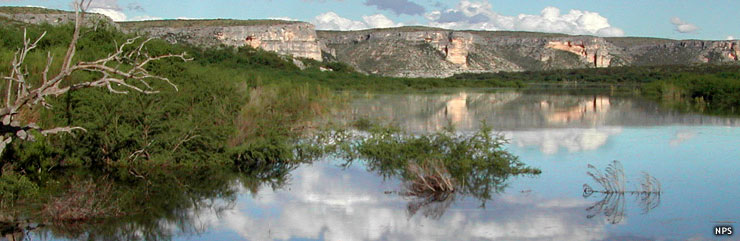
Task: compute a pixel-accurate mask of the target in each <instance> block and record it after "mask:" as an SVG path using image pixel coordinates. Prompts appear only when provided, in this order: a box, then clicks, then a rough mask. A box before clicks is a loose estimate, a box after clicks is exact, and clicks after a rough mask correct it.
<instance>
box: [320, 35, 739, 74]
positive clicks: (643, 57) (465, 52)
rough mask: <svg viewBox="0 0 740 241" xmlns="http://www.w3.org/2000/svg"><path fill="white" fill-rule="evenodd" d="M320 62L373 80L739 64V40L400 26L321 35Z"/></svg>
mask: <svg viewBox="0 0 740 241" xmlns="http://www.w3.org/2000/svg"><path fill="white" fill-rule="evenodd" d="M318 37H319V41H320V42H321V46H322V50H323V52H324V53H325V54H326V55H328V56H325V59H336V60H339V61H342V62H347V63H349V64H350V65H352V66H354V67H355V68H356V69H359V70H361V71H365V72H368V73H373V74H383V75H390V76H406V77H447V76H450V75H453V74H455V73H464V72H497V71H535V70H549V69H570V68H602V67H610V66H630V65H638V66H643V65H667V64H670V65H675V64H679V65H682V64H694V63H740V61H739V60H738V58H739V56H740V41H703V40H669V39H656V38H602V37H595V36H572V35H565V34H549V33H531V32H510V31H496V32H490V31H453V30H445V29H435V28H426V27H401V28H392V29H373V30H363V31H344V32H341V31H318Z"/></svg>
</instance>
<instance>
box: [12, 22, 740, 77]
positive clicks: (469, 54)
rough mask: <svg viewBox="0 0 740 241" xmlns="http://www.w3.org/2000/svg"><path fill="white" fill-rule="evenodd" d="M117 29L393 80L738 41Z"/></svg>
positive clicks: (607, 60)
mask: <svg viewBox="0 0 740 241" xmlns="http://www.w3.org/2000/svg"><path fill="white" fill-rule="evenodd" d="M3 18H4V19H10V20H12V21H19V22H26V23H32V24H39V23H51V24H63V23H68V22H70V21H72V20H73V19H74V14H73V13H71V12H65V11H60V10H50V9H41V8H27V7H20V8H16V7H0V20H2V19H3ZM101 21H102V22H106V23H109V24H110V25H112V26H114V27H116V28H119V29H121V30H123V31H125V32H129V33H137V34H145V35H150V36H153V37H159V38H162V39H165V40H167V41H169V42H171V43H188V44H194V45H200V46H218V45H227V46H235V47H241V46H251V47H254V48H261V49H264V50H267V51H273V52H277V53H279V54H283V55H290V56H293V57H300V58H307V59H314V60H319V61H341V62H344V63H347V64H349V65H351V66H353V67H354V68H355V69H356V70H358V71H361V72H364V73H368V74H377V75H385V76H396V77H448V76H451V75H453V74H457V73H476V72H499V71H538V70H552V69H573V68H603V67H613V66H647V65H688V64H697V63H718V64H728V63H733V64H738V63H740V60H739V59H740V41H738V40H732V41H731V40H727V41H707V40H670V39H658V38H636V37H623V38H602V37H595V36H573V35H566V34H554V33H535V32H514V31H457V30H447V29H439V28H429V27H399V28H388V29H370V30H361V31H316V30H315V29H314V26H313V25H311V24H309V23H304V22H295V21H282V20H228V19H215V20H157V21H139V22H118V23H114V22H112V21H111V20H110V19H109V18H107V17H105V16H103V15H99V14H89V15H88V21H87V22H86V24H87V23H99V22H101Z"/></svg>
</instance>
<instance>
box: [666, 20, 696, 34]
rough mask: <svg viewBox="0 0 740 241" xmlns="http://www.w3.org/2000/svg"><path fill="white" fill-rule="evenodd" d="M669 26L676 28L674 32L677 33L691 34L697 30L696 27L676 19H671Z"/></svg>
mask: <svg viewBox="0 0 740 241" xmlns="http://www.w3.org/2000/svg"><path fill="white" fill-rule="evenodd" d="M671 24H673V25H674V26H675V27H676V31H678V32H679V33H691V32H695V31H696V30H699V27H697V26H696V25H694V24H691V23H687V22H684V21H683V20H681V19H680V18H678V17H673V18H671Z"/></svg>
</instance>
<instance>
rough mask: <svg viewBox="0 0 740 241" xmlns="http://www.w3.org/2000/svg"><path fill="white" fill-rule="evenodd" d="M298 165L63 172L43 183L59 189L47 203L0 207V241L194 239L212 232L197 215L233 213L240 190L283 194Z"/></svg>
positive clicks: (48, 190) (26, 202)
mask: <svg viewBox="0 0 740 241" xmlns="http://www.w3.org/2000/svg"><path fill="white" fill-rule="evenodd" d="M296 166H297V164H290V165H287V164H285V163H283V162H274V163H270V164H262V165H260V166H252V167H251V168H250V169H249V171H248V172H240V171H238V170H228V169H225V168H222V167H204V168H199V169H197V170H194V169H192V168H183V170H176V169H175V170H173V169H168V170H156V169H157V168H152V169H151V170H146V171H143V170H138V171H137V172H138V173H140V174H141V177H143V178H138V177H130V176H106V177H103V178H101V177H99V175H96V174H94V173H89V172H85V171H80V172H73V171H68V172H64V173H60V174H59V175H58V176H56V177H55V178H54V180H50V181H49V182H48V183H58V184H57V185H54V186H53V187H44V193H42V195H43V196H50V198H43V197H42V198H38V199H37V200H23V201H21V202H17V203H15V204H14V205H12V206H9V207H3V209H0V232H1V233H0V235H2V237H1V238H0V240H2V239H3V238H5V239H8V240H23V239H26V238H30V237H31V236H30V234H29V232H32V233H34V234H35V235H38V236H40V237H42V238H43V237H55V238H64V239H87V240H160V239H165V240H169V239H172V238H173V237H175V236H192V235H198V234H201V233H203V232H205V231H206V230H207V229H208V228H209V226H208V224H207V223H204V222H203V220H202V219H201V217H198V214H199V213H205V211H208V213H215V214H217V215H221V214H222V213H224V211H226V210H230V209H233V207H234V205H235V200H236V195H237V194H238V193H239V189H240V188H239V187H242V188H243V189H244V190H248V191H249V192H251V193H252V194H253V195H256V193H257V192H258V191H259V190H260V189H261V188H262V187H271V188H273V189H280V188H282V187H283V186H284V185H285V184H286V182H287V181H286V180H287V178H288V173H289V172H290V171H291V170H293V169H295V167H296ZM100 184H102V185H100ZM81 189H82V190H84V191H80V190H81ZM101 192H102V193H101ZM87 204H92V205H88V206H86V205H87ZM55 207H59V209H55ZM69 207H73V208H74V210H72V209H70V208H69ZM52 209H53V210H52ZM111 210H113V211H111ZM56 214H63V215H56ZM84 214H90V215H84Z"/></svg>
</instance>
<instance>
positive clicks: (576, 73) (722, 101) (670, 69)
mask: <svg viewBox="0 0 740 241" xmlns="http://www.w3.org/2000/svg"><path fill="white" fill-rule="evenodd" d="M451 79H456V80H471V81H472V80H479V81H485V80H489V81H499V82H503V83H507V82H518V83H523V84H534V83H536V84H548V83H551V84H564V85H581V86H588V85H602V86H604V85H608V86H616V87H617V88H618V87H619V86H636V87H637V92H638V93H637V94H640V95H642V96H644V97H647V98H651V99H655V100H657V101H659V102H661V103H663V104H665V105H667V106H669V107H672V108H676V109H679V110H683V111H693V112H701V113H708V114H720V115H737V114H739V113H740V110H739V109H740V66H738V65H694V66H648V67H616V68H598V69H573V70H552V71H542V72H516V73H508V72H502V73H487V74H458V75H455V76H453V77H451Z"/></svg>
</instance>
